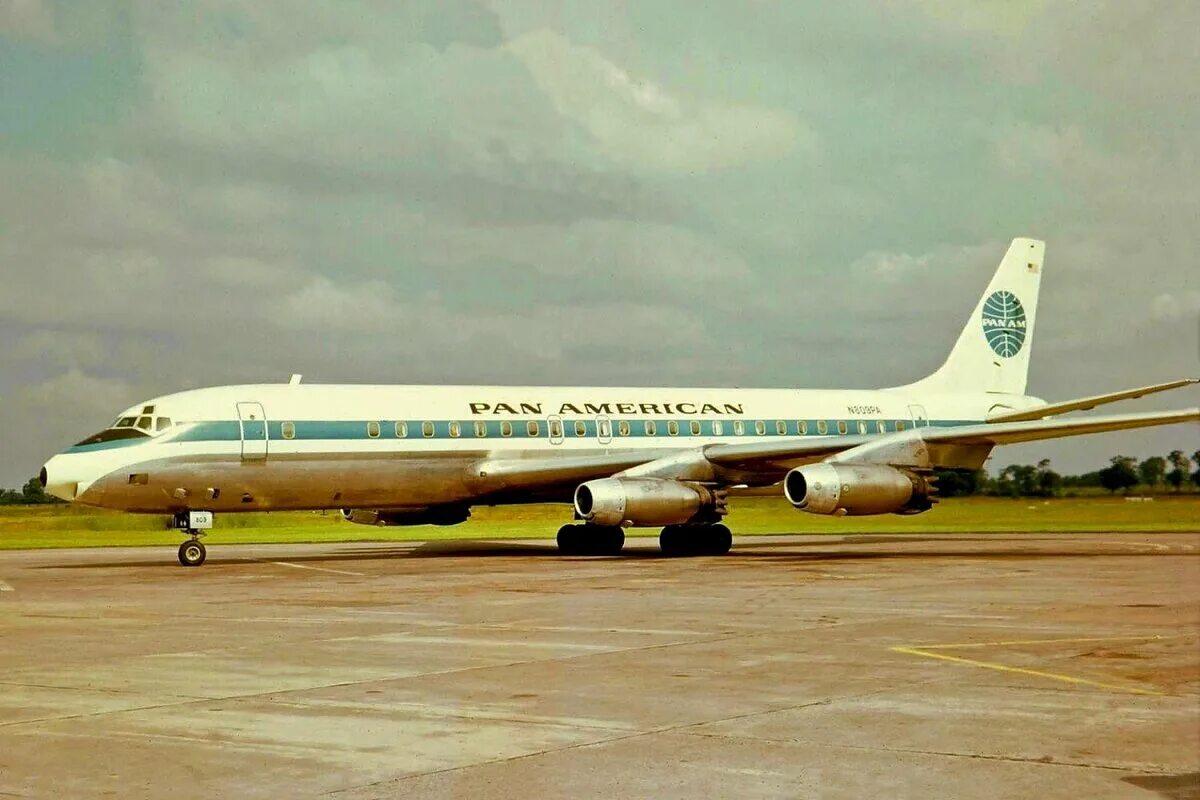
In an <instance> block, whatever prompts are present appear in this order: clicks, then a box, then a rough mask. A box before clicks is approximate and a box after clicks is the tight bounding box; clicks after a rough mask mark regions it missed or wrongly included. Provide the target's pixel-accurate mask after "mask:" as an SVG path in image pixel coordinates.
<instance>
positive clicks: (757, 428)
mask: <svg viewBox="0 0 1200 800" xmlns="http://www.w3.org/2000/svg"><path fill="white" fill-rule="evenodd" d="M754 432H755V433H756V434H758V435H759V436H762V435H763V434H764V433H766V432H767V423H765V422H763V421H762V420H761V419H759V420H755V421H754Z"/></svg>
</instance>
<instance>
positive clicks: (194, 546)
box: [179, 539, 208, 567]
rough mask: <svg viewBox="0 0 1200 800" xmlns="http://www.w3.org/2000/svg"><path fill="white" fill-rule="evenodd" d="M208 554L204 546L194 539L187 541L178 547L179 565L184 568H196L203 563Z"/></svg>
mask: <svg viewBox="0 0 1200 800" xmlns="http://www.w3.org/2000/svg"><path fill="white" fill-rule="evenodd" d="M207 555H208V553H207V551H205V549H204V545H203V544H201V543H200V542H199V541H197V540H195V539H189V540H188V541H186V542H184V543H183V544H181V545H179V563H180V564H182V565H183V566H185V567H198V566H200V565H201V564H203V563H204V559H205V557H207Z"/></svg>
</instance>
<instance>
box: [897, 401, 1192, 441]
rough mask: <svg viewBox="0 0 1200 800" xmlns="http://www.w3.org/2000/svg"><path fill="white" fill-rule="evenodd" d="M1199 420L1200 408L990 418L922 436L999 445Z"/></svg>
mask: <svg viewBox="0 0 1200 800" xmlns="http://www.w3.org/2000/svg"><path fill="white" fill-rule="evenodd" d="M1039 410H1040V409H1039ZM1057 413H1061V412H1057ZM1197 421H1200V408H1185V409H1181V410H1178V411H1148V412H1142V413H1138V414H1112V415H1109V416H1105V417H1085V418H1082V419H1059V420H1049V419H1036V420H1022V421H1016V422H992V421H991V420H989V421H988V422H986V423H984V424H983V425H969V426H964V427H960V428H922V429H920V430H921V434H922V437H921V438H923V439H924V440H925V441H927V442H939V443H945V444H992V445H996V444H1015V443H1017V442H1035V441H1038V440H1040V439H1060V438H1062V437H1064V436H1082V435H1084V434H1087V433H1105V432H1107V431H1121V430H1127V429H1130V428H1149V427H1152V426H1155V425H1175V424H1178V423H1181V422H1197Z"/></svg>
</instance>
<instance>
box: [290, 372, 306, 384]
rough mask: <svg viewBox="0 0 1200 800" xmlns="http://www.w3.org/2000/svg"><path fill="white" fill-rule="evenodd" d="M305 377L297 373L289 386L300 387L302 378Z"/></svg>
mask: <svg viewBox="0 0 1200 800" xmlns="http://www.w3.org/2000/svg"><path fill="white" fill-rule="evenodd" d="M303 377H304V376H303V375H301V374H300V373H296V374H295V375H293V376H292V377H291V380H289V381H288V386H299V385H300V379H301V378H303Z"/></svg>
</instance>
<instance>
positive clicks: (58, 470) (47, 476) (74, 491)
mask: <svg viewBox="0 0 1200 800" xmlns="http://www.w3.org/2000/svg"><path fill="white" fill-rule="evenodd" d="M65 467H66V465H64V464H63V463H62V456H55V457H54V458H52V459H50V460H49V461H47V462H46V466H44V467H42V471H41V472H40V473H39V474H38V480H39V481H41V483H42V488H43V489H45V490H46V492H47V493H49V494H52V495H54V496H55V497H57V498H59V499H62V500H67V501H70V500H74V499H75V498H76V497H78V496H79V481H78V479H75V478H74V476H72V475H71V474H70V471H69V470H68V469H66V468H65Z"/></svg>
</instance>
